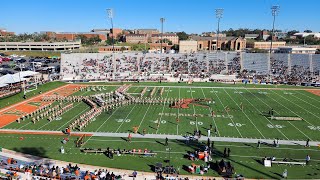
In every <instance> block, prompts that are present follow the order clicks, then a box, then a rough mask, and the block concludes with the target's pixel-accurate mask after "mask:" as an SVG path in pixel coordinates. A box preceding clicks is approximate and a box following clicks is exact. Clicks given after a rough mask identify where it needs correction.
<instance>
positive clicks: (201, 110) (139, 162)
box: [0, 83, 320, 179]
mask: <svg viewBox="0 0 320 180" xmlns="http://www.w3.org/2000/svg"><path fill="white" fill-rule="evenodd" d="M55 85H57V87H58V86H60V85H62V84H58V83H57V84H55ZM86 85H90V84H88V83H86ZM91 85H92V84H91ZM98 85H99V89H101V91H92V90H90V91H87V90H85V91H78V92H76V93H74V94H73V95H76V96H89V95H94V94H98V93H102V92H104V93H105V92H111V91H114V90H116V89H117V88H118V87H120V86H121V83H111V84H105V83H95V84H94V85H92V86H98ZM55 87H56V86H51V85H50V86H47V85H44V86H43V88H45V90H51V89H52V88H55ZM145 87H147V91H146V93H145V94H144V95H143V97H150V95H151V92H152V90H153V89H154V88H156V89H155V94H154V95H153V97H154V98H159V97H161V98H177V99H181V98H185V99H189V98H195V99H207V101H204V102H200V103H198V104H189V107H188V108H186V109H177V108H170V107H169V104H160V105H149V104H148V105H140V104H132V105H129V106H123V107H119V108H116V109H114V110H113V111H112V112H103V113H102V114H101V115H100V116H98V117H96V118H94V119H93V121H92V122H91V123H90V124H89V125H88V126H87V127H86V128H85V129H84V130H83V131H84V132H108V133H129V132H133V127H138V132H139V133H142V132H143V130H144V129H145V130H146V133H147V134H160V135H178V136H181V135H186V134H193V132H194V131H195V130H200V131H201V132H202V134H203V135H205V136H206V135H207V129H208V128H209V127H210V125H213V127H216V129H217V133H216V134H214V132H211V136H216V137H238V138H254V139H272V140H273V139H275V138H279V139H280V140H302V141H305V140H306V139H310V140H311V141H320V136H319V132H320V97H319V96H316V95H314V94H312V93H309V92H307V91H305V90H302V88H301V87H298V88H299V89H295V88H296V87H293V86H290V88H287V86H278V89H276V86H266V85H260V86H255V85H247V86H245V85H243V84H240V85H239V84H238V85H224V84H218V83H194V84H192V85H191V86H188V85H186V84H185V83H161V84H160V83H149V84H148V83H133V85H132V86H131V87H130V89H129V90H128V91H127V93H129V94H131V95H132V96H136V97H140V94H141V92H142V91H143V89H144V88H145ZM284 87H285V88H284ZM162 88H163V90H164V91H163V94H162V95H161V94H160V92H161V89H162ZM96 89H98V88H96ZM43 92H44V90H43ZM5 100H6V102H10V99H5ZM12 100H13V101H15V102H18V100H19V99H12ZM2 102H4V101H2V100H1V103H2ZM65 103H66V102H65ZM66 104H68V103H66ZM1 105H2V104H1ZM3 106H5V105H3ZM242 108H243V109H242ZM225 109H229V111H226V110H225ZM271 109H273V110H274V117H276V118H279V119H281V118H300V119H302V120H294V121H288V120H275V119H271V118H270V116H269V115H268V113H269V111H270V110H271ZM89 110H90V107H89V106H88V105H87V104H85V103H83V102H77V103H74V106H73V108H72V109H70V110H69V111H67V112H66V113H64V114H63V115H62V116H61V117H59V118H57V119H56V120H54V121H51V122H49V121H48V120H46V118H44V119H42V120H40V121H39V122H37V123H35V124H33V123H32V122H31V119H26V120H25V121H22V122H21V123H20V124H19V123H17V122H13V123H11V124H9V125H7V126H5V127H4V128H3V129H15V130H47V131H61V130H64V129H65V128H66V127H67V126H68V124H70V123H71V122H73V121H74V120H75V119H76V118H78V117H79V116H80V115H81V114H83V113H85V112H87V111H89ZM212 111H214V116H213V117H212V116H211V112H212ZM194 114H196V115H197V117H195V116H193V115H194ZM178 116H179V120H180V121H179V122H177V121H176V119H177V117H178ZM158 122H160V126H159V128H157V124H158ZM22 136H23V137H25V138H24V140H19V137H20V135H10V134H6V135H5V134H0V143H1V144H0V146H1V147H4V148H8V149H13V150H16V151H19V152H24V153H28V154H33V155H38V156H42V157H50V158H53V159H59V160H64V161H71V162H77V163H85V164H93V165H99V166H105V167H115V168H122V169H131V170H134V169H135V170H141V171H151V166H152V165H154V164H155V163H156V162H164V160H165V159H168V158H169V157H168V156H169V154H168V152H167V151H166V147H165V146H163V144H162V143H163V141H164V140H163V139H162V140H161V139H140V138H135V139H133V142H132V143H126V142H125V140H124V139H123V138H118V137H113V138H112V137H96V136H93V137H91V138H87V139H86V143H85V145H84V147H87V148H106V147H110V148H121V149H124V148H125V149H132V148H135V149H145V148H147V149H150V150H153V151H155V152H157V153H158V155H157V156H156V157H148V158H147V157H140V156H121V157H115V159H114V160H110V159H108V158H107V157H106V156H105V155H100V154H89V153H88V154H84V153H80V150H79V149H77V148H75V145H74V143H73V141H74V140H75V138H76V137H71V141H70V142H69V143H68V144H67V145H66V146H65V148H66V149H67V153H66V154H64V155H62V154H60V153H59V148H60V147H61V145H62V144H61V140H62V138H63V137H62V136H50V135H41V136H40V135H22ZM9 139H10V140H9ZM169 144H170V148H171V149H172V150H171V151H172V152H171V155H170V157H171V162H172V164H173V165H174V166H175V167H179V168H180V172H181V173H182V174H188V172H186V171H185V170H183V167H184V166H188V165H190V164H191V163H192V162H191V161H190V160H188V159H186V158H185V157H184V155H185V154H186V153H187V151H193V150H195V149H196V148H199V147H201V146H203V145H201V144H198V143H194V144H191V145H186V144H185V143H184V142H182V141H180V140H169ZM215 145H216V146H215V147H216V153H215V156H214V158H213V159H214V161H215V160H220V159H221V158H222V157H221V152H223V149H224V148H225V147H229V148H231V150H232V155H231V157H230V158H228V160H230V161H231V162H232V164H233V165H234V166H235V170H236V172H237V173H241V174H243V175H244V176H245V177H250V178H269V179H270V178H275V179H279V178H281V174H282V172H283V170H284V169H288V174H289V176H288V177H289V178H296V179H304V178H308V179H311V178H320V161H319V158H320V149H319V147H312V148H305V147H303V146H300V145H297V146H285V145H281V146H280V148H274V147H269V146H262V148H261V149H257V148H256V144H245V143H227V142H216V143H215ZM307 154H309V155H310V156H311V159H312V162H311V164H310V166H306V167H301V166H286V165H279V166H278V165H276V166H273V167H272V168H265V167H264V166H263V165H262V164H261V158H262V157H265V156H268V157H269V156H275V157H277V158H278V159H279V160H282V159H283V158H292V159H294V160H298V161H304V159H305V157H306V155H307ZM80 156H81V158H79V157H80ZM128 162H129V163H128ZM197 163H198V164H199V165H200V164H204V162H203V161H199V162H196V164H197ZM132 164H134V166H132ZM209 175H213V176H218V174H217V172H216V171H215V170H213V171H210V173H209Z"/></svg>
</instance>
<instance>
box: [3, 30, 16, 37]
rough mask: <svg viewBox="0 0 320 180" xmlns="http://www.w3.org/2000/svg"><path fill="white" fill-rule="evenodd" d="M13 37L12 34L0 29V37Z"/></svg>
mask: <svg viewBox="0 0 320 180" xmlns="http://www.w3.org/2000/svg"><path fill="white" fill-rule="evenodd" d="M12 35H15V33H14V32H8V31H7V30H6V29H0V37H10V36H12Z"/></svg>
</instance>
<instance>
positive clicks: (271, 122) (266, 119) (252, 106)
mask: <svg viewBox="0 0 320 180" xmlns="http://www.w3.org/2000/svg"><path fill="white" fill-rule="evenodd" d="M246 90H247V91H248V89H246ZM248 92H249V93H250V94H251V95H253V96H255V97H256V98H258V99H259V101H261V102H262V103H264V104H265V105H267V106H268V107H269V108H270V106H269V105H268V104H266V103H265V102H264V101H262V100H261V99H260V98H259V97H257V96H256V95H254V94H252V93H251V92H250V91H248ZM239 94H240V93H239ZM240 95H241V96H243V95H242V94H240ZM243 98H244V99H245V100H246V101H247V102H248V103H249V104H250V105H251V106H252V107H254V108H255V109H256V110H257V111H258V112H259V113H260V114H262V112H261V111H260V110H259V109H258V108H257V107H256V106H254V105H253V104H252V103H251V102H250V101H249V100H248V99H247V98H245V97H243ZM263 117H264V118H265V119H266V120H267V121H268V122H269V123H270V124H271V125H272V126H274V125H273V123H272V122H271V121H270V120H269V119H268V118H267V117H265V116H263ZM276 129H277V130H278V131H279V132H280V134H282V135H283V136H284V137H285V138H286V139H288V140H289V138H288V137H287V136H286V135H285V134H284V133H283V132H282V131H280V129H279V128H276Z"/></svg>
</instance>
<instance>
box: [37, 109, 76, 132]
mask: <svg viewBox="0 0 320 180" xmlns="http://www.w3.org/2000/svg"><path fill="white" fill-rule="evenodd" d="M80 104H81V103H79V104H77V105H76V106H73V107H72V108H71V109H69V110H68V111H70V110H72V109H74V108H76V107H77V106H79V105H80ZM68 111H67V112H68ZM67 112H64V114H65V113H67ZM62 115H63V114H62ZM62 115H61V116H62ZM43 120H45V119H43ZM53 121H54V120H52V121H49V122H47V123H45V124H44V125H42V126H40V127H39V128H38V129H37V130H39V129H41V128H43V127H45V126H46V125H48V124H50V123H51V122H53Z"/></svg>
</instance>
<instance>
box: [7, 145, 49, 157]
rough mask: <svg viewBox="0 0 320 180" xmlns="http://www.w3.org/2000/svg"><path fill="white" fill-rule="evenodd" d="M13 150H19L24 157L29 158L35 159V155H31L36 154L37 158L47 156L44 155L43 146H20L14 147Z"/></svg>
mask: <svg viewBox="0 0 320 180" xmlns="http://www.w3.org/2000/svg"><path fill="white" fill-rule="evenodd" d="M13 150H14V151H17V152H21V153H23V154H24V157H26V158H31V159H35V158H36V159H37V160H38V158H37V157H33V156H38V157H39V159H41V158H47V157H48V156H47V155H46V150H45V149H44V148H43V147H37V148H35V147H21V148H14V149H13Z"/></svg>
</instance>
